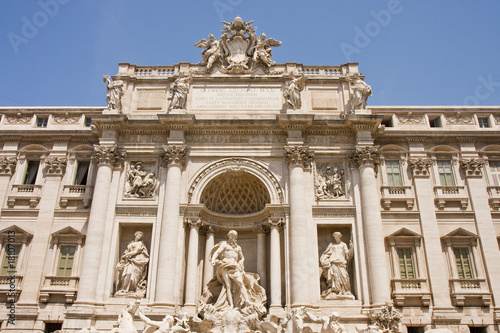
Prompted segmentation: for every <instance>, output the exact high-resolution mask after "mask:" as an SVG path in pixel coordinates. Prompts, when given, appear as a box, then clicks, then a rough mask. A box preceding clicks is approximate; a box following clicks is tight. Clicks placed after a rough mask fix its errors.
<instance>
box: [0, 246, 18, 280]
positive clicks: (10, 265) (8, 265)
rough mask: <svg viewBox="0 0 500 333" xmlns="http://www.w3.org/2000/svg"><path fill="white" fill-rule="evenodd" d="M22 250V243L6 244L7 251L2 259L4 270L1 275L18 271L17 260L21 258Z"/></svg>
mask: <svg viewBox="0 0 500 333" xmlns="http://www.w3.org/2000/svg"><path fill="white" fill-rule="evenodd" d="M20 251H21V244H6V245H5V252H4V256H3V259H2V270H1V271H0V275H12V274H15V273H16V271H17V260H18V259H19V252H20Z"/></svg>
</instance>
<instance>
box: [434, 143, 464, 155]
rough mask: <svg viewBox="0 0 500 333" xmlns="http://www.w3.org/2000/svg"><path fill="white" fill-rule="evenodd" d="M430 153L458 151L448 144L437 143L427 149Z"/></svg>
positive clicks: (453, 152)
mask: <svg viewBox="0 0 500 333" xmlns="http://www.w3.org/2000/svg"><path fill="white" fill-rule="evenodd" d="M429 152H431V153H445V154H458V153H459V151H458V149H456V148H455V147H452V146H448V145H438V146H435V147H432V148H431V149H429Z"/></svg>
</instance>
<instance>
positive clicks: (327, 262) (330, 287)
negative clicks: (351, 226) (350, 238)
mask: <svg viewBox="0 0 500 333" xmlns="http://www.w3.org/2000/svg"><path fill="white" fill-rule="evenodd" d="M333 238H334V239H335V242H332V243H330V245H328V247H327V248H326V251H325V252H323V254H322V255H321V258H320V259H319V260H320V263H321V267H322V268H323V276H324V277H325V279H326V285H327V288H326V289H325V290H324V291H323V293H322V296H323V297H327V296H329V295H330V294H334V295H352V293H351V282H350V279H349V273H348V272H347V263H348V261H349V260H351V258H352V256H353V254H354V250H353V246H352V242H350V244H349V248H348V247H347V245H346V244H345V243H344V242H342V234H341V233H340V232H338V231H337V232H334V233H333Z"/></svg>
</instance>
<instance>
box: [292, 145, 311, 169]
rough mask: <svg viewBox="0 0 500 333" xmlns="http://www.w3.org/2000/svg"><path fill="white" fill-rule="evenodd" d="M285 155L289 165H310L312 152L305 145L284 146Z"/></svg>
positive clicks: (306, 166) (305, 166) (307, 166)
mask: <svg viewBox="0 0 500 333" xmlns="http://www.w3.org/2000/svg"><path fill="white" fill-rule="evenodd" d="M285 157H286V160H287V162H288V165H289V166H303V167H304V168H309V167H311V163H312V161H313V159H314V153H313V152H310V151H309V147H307V146H295V147H285Z"/></svg>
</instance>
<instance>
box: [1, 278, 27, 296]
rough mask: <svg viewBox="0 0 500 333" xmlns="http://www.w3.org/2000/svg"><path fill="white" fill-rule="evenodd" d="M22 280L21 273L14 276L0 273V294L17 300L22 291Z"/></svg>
mask: <svg viewBox="0 0 500 333" xmlns="http://www.w3.org/2000/svg"><path fill="white" fill-rule="evenodd" d="M22 282H23V277H22V275H15V276H14V278H12V276H11V275H0V296H2V298H4V297H7V298H11V299H12V298H14V300H16V301H17V299H18V298H19V294H21V291H22V289H21V287H22Z"/></svg>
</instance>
